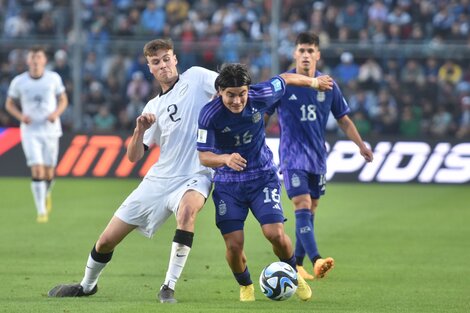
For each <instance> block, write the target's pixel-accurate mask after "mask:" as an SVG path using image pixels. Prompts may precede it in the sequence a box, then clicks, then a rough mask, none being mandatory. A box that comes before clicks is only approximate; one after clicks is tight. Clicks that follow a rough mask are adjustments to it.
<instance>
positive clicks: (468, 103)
mask: <svg viewBox="0 0 470 313" xmlns="http://www.w3.org/2000/svg"><path fill="white" fill-rule="evenodd" d="M461 103H462V104H461V106H462V113H461V114H460V116H459V125H458V130H457V133H456V135H457V138H459V139H462V138H467V139H470V96H465V97H463V98H462V101H461Z"/></svg>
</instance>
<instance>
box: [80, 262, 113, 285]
mask: <svg viewBox="0 0 470 313" xmlns="http://www.w3.org/2000/svg"><path fill="white" fill-rule="evenodd" d="M106 264H108V263H100V262H96V261H95V260H93V258H92V257H91V254H90V255H89V256H88V262H87V263H86V268H85V276H83V279H82V282H81V283H80V285H82V287H83V292H85V293H88V292H90V291H91V290H92V289H93V287H95V285H96V284H97V283H98V277H99V276H100V274H101V272H102V271H103V269H104V268H105V266H106Z"/></svg>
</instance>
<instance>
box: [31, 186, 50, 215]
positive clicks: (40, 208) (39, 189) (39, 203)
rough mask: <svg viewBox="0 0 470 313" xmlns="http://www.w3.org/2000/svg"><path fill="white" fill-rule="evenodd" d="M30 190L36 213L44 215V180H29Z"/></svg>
mask: <svg viewBox="0 0 470 313" xmlns="http://www.w3.org/2000/svg"><path fill="white" fill-rule="evenodd" d="M31 191H32V192H33V198H34V203H35V204H36V210H37V212H38V214H40V215H44V214H47V211H46V193H47V186H46V182H45V181H44V180H41V181H34V180H33V181H32V182H31Z"/></svg>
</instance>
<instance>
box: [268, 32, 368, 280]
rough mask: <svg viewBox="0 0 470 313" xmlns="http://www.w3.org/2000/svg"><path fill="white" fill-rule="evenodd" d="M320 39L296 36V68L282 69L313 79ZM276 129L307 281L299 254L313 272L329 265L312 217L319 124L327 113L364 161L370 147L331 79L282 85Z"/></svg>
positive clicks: (321, 188) (322, 170) (318, 184)
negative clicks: (323, 85) (316, 86)
mask: <svg viewBox="0 0 470 313" xmlns="http://www.w3.org/2000/svg"><path fill="white" fill-rule="evenodd" d="M319 45H320V41H319V38H318V36H316V35H314V34H310V33H301V34H299V35H298V37H297V40H296V43H295V52H294V59H295V61H296V68H295V69H292V70H290V71H289V72H288V73H298V74H302V75H303V76H306V77H319V76H320V75H322V73H321V72H319V71H317V70H316V63H317V61H318V60H319V59H320V50H319ZM275 108H277V111H278V116H279V124H280V127H281V142H280V148H279V155H280V162H281V166H280V167H281V171H282V173H283V175H284V185H285V187H286V191H287V195H288V196H289V198H290V199H291V200H292V202H293V204H294V207H295V219H296V223H295V228H296V232H295V235H296V243H295V256H296V259H297V270H298V271H299V274H300V275H301V276H302V277H303V278H305V279H313V278H314V276H312V275H310V274H309V273H308V272H307V271H306V270H305V268H304V267H303V259H304V256H305V254H307V256H308V257H309V259H310V260H311V261H312V264H313V274H314V275H315V277H318V278H322V277H324V276H325V275H326V274H327V273H328V271H330V270H331V269H332V268H333V267H334V259H333V258H331V257H327V258H322V257H321V256H320V253H319V252H318V248H317V244H316V241H315V235H314V227H313V225H314V218H315V212H316V209H317V207H318V202H319V199H320V196H322V195H323V194H324V193H325V189H326V180H325V174H326V156H327V151H326V146H325V128H326V122H327V120H328V116H329V114H330V112H331V113H332V114H333V116H334V117H335V118H336V119H337V121H338V124H339V126H340V127H341V129H342V130H343V132H344V133H345V134H346V136H348V138H349V139H351V140H352V141H354V143H355V144H356V145H357V146H358V147H359V150H360V153H361V155H362V156H363V157H364V159H365V160H366V161H367V162H371V161H372V159H373V155H372V151H371V150H370V149H369V148H368V147H367V146H366V145H365V144H364V142H363V141H362V139H361V136H360V135H359V133H358V131H357V129H356V127H355V126H354V123H353V122H352V121H351V119H350V118H349V117H348V115H347V114H348V113H349V107H348V104H347V103H346V100H345V99H344V97H343V95H342V93H341V90H340V89H339V87H338V85H337V84H336V83H334V84H333V89H332V90H327V91H320V90H313V89H312V88H304V87H299V86H287V87H286V92H285V93H284V95H283V96H282V97H281V98H280V99H279V101H278V102H277V103H276V105H275V106H273V107H271V108H270V109H269V110H268V114H272V113H274V110H275Z"/></svg>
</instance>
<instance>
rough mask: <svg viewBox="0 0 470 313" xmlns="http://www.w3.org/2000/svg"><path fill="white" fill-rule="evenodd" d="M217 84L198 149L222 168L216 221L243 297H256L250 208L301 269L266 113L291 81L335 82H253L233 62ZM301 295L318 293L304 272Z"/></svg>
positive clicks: (276, 247) (325, 80)
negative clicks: (249, 249) (248, 240)
mask: <svg viewBox="0 0 470 313" xmlns="http://www.w3.org/2000/svg"><path fill="white" fill-rule="evenodd" d="M215 84H216V88H217V90H218V92H219V95H220V96H219V97H218V98H216V99H214V100H213V101H211V102H209V103H208V104H207V105H206V106H204V108H203V109H202V110H201V113H200V115H199V130H198V140H197V148H198V150H199V158H200V160H201V163H202V164H203V165H206V166H209V167H212V168H215V170H216V172H215V177H214V191H213V194H212V198H213V201H214V205H215V208H216V223H217V227H218V228H219V229H220V232H221V233H222V235H223V238H224V240H225V245H226V259H227V262H228V264H229V266H230V269H231V270H232V272H233V275H234V276H235V279H236V280H237V282H238V284H239V285H240V301H254V300H255V295H254V286H253V282H252V280H251V278H250V272H249V270H248V266H247V260H246V256H245V253H244V251H243V245H244V233H243V228H244V222H245V220H246V217H247V215H248V209H251V212H252V213H253V215H254V216H255V217H256V219H257V220H258V222H259V223H260V225H261V229H262V231H263V234H264V236H265V237H266V239H268V240H269V242H271V244H272V247H273V251H274V253H275V254H276V255H277V257H279V260H281V261H283V262H286V263H288V264H289V265H291V266H292V267H293V268H295V256H294V253H293V249H292V244H291V241H290V239H289V237H288V236H287V235H286V233H285V232H284V224H283V223H284V215H283V212H282V207H281V202H280V194H279V192H280V189H281V187H280V183H279V179H278V177H277V168H276V166H275V164H274V162H273V155H272V152H271V150H269V148H268V146H267V145H266V142H265V132H264V120H263V116H264V113H265V112H266V110H267V109H269V107H270V106H271V105H273V104H274V103H275V102H276V101H277V100H279V99H280V97H282V95H284V93H285V90H286V86H285V85H286V84H295V85H298V86H304V87H314V88H319V89H321V90H327V89H330V88H331V86H332V80H331V78H330V77H329V76H326V75H325V76H322V77H318V78H312V77H307V76H303V75H297V74H281V75H279V76H276V77H274V78H272V79H271V80H269V81H266V82H262V83H259V84H255V85H251V86H250V84H251V78H250V75H249V73H248V69H247V68H246V66H244V65H241V64H227V65H225V66H224V67H223V68H222V70H221V72H220V74H219V76H218V77H217V80H216V82H215ZM296 294H297V296H298V297H299V298H300V299H302V300H308V299H310V297H311V295H312V291H311V289H310V287H309V285H308V284H307V283H306V282H305V281H304V280H303V279H302V278H301V277H300V276H299V286H298V289H297V293H296Z"/></svg>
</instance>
